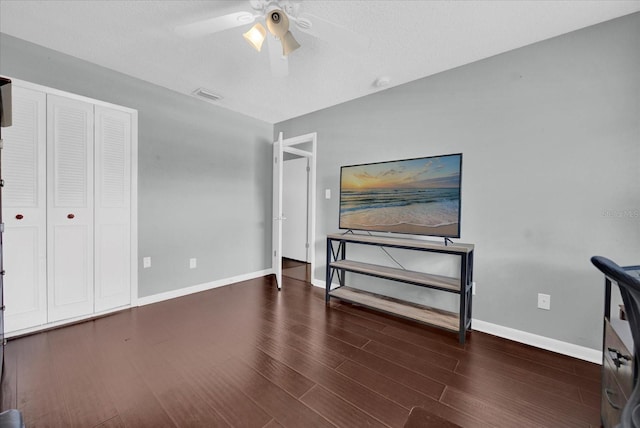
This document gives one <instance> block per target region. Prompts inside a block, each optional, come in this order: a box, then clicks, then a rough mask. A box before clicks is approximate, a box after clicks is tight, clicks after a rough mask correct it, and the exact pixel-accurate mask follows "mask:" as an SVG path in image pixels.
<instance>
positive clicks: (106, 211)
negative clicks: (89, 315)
mask: <svg viewBox="0 0 640 428" xmlns="http://www.w3.org/2000/svg"><path fill="white" fill-rule="evenodd" d="M131 123H132V118H131V114H129V113H126V112H122V111H118V110H113V109H110V108H107V107H102V106H96V107H95V180H96V181H95V191H96V192H95V293H96V295H95V311H96V312H100V311H104V310H108V309H112V308H117V307H119V306H124V305H128V304H130V303H131Z"/></svg>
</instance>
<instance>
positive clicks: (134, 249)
mask: <svg viewBox="0 0 640 428" xmlns="http://www.w3.org/2000/svg"><path fill="white" fill-rule="evenodd" d="M131 117H132V123H131V201H130V207H131V213H130V215H131V224H130V230H131V247H130V252H131V273H130V278H131V306H138V110H132V111H131Z"/></svg>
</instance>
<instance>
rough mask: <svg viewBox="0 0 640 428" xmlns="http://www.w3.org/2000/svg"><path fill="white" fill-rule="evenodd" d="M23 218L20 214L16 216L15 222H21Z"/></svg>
mask: <svg viewBox="0 0 640 428" xmlns="http://www.w3.org/2000/svg"><path fill="white" fill-rule="evenodd" d="M23 218H24V216H23V215H22V214H16V220H22V219H23Z"/></svg>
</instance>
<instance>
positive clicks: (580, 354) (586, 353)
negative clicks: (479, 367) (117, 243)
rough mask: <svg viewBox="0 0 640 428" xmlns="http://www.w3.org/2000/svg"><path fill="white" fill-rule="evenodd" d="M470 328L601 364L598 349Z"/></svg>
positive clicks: (476, 324)
mask: <svg viewBox="0 0 640 428" xmlns="http://www.w3.org/2000/svg"><path fill="white" fill-rule="evenodd" d="M311 284H312V285H314V286H316V287H320V288H325V282H324V281H321V280H319V279H316V278H313V279H312V280H311ZM471 326H472V328H473V330H477V331H481V332H483V333H488V334H492V335H494V336H498V337H502V338H504V339H508V340H513V341H514V342H519V343H523V344H525V345H531V346H535V347H536V348H541V349H546V350H547V351H552V352H557V353H558V354H562V355H567V356H569V357H573V358H578V359H580V360H585V361H589V362H591V363H596V364H602V351H601V350H598V349H591V348H587V347H584V346H579V345H574V344H573V343H568V342H563V341H561V340H556V339H551V338H549V337H544V336H539V335H537V334H533V333H528V332H526V331H521V330H516V329H514V328H510V327H505V326H502V325H498V324H492V323H490V322H486V321H482V320H477V319H473V320H472V323H471Z"/></svg>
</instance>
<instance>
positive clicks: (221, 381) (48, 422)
mask: <svg viewBox="0 0 640 428" xmlns="http://www.w3.org/2000/svg"><path fill="white" fill-rule="evenodd" d="M299 271H300V269H298V270H297V271H296V270H293V271H287V269H285V276H284V280H283V290H282V291H281V292H278V291H277V290H276V287H275V286H274V285H273V282H272V281H273V278H271V277H266V278H260V279H256V280H252V281H246V282H242V283H238V284H234V285H230V286H226V287H221V288H217V289H214V290H210V291H206V292H202V293H198V294H193V295H190V296H186V297H182V298H178V299H173V300H170V301H166V302H161V303H156V304H153V305H148V306H143V307H140V308H135V309H132V310H127V311H124V312H120V313H117V314H114V315H111V316H108V317H104V318H100V319H97V320H94V321H90V322H85V323H82V324H77V325H73V326H70V327H65V328H61V329H57V330H53V331H49V332H46V333H40V334H35V335H32V336H28V337H23V338H20V339H15V340H10V341H9V343H8V344H7V347H6V367H5V381H4V382H3V383H2V392H3V398H2V408H3V409H6V408H13V407H17V408H19V409H21V410H22V412H23V414H24V417H25V420H26V424H27V426H28V427H29V428H31V427H96V426H99V427H136V428H139V427H154V428H158V427H175V426H179V427H218V426H220V427H229V426H231V427H256V428H258V427H269V428H275V427H295V428H301V427H305V428H306V427H331V426H337V427H364V426H367V427H385V426H387V427H401V426H402V425H403V424H404V422H405V420H406V418H407V415H408V414H409V411H410V409H411V408H412V407H413V406H422V407H424V408H425V409H427V410H429V411H431V412H433V413H435V414H437V415H439V416H441V417H443V418H445V419H447V420H449V421H453V422H455V423H457V424H459V425H461V426H464V427H509V428H512V427H519V428H520V427H540V426H546V427H589V426H599V400H600V396H599V390H600V374H599V366H597V365H595V364H590V363H586V362H583V361H579V360H575V359H572V358H568V357H564V356H560V355H556V354H553V353H550V352H546V351H542V350H539V349H535V348H531V347H527V346H524V345H521V344H517V343H514V342H509V341H506V340H502V339H499V338H496V337H492V336H489V335H486V334H483V333H480V332H472V333H471V334H470V335H469V338H468V341H467V344H466V345H465V346H460V345H459V344H458V342H457V336H456V335H455V334H452V333H446V332H442V331H439V330H436V329H431V328H428V327H423V326H419V325H417V324H413V323H411V322H405V321H401V320H398V319H395V318H392V317H386V316H383V315H381V314H378V313H375V312H370V311H366V310H363V309H360V308H357V307H352V306H350V305H343V304H340V303H338V302H333V301H332V303H331V305H330V307H329V308H327V307H326V306H325V303H324V295H323V292H322V290H320V289H318V288H316V287H312V286H310V285H309V284H308V283H305V282H304V281H300V280H298V279H295V277H296V276H297V275H299V274H300V272H299Z"/></svg>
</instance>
